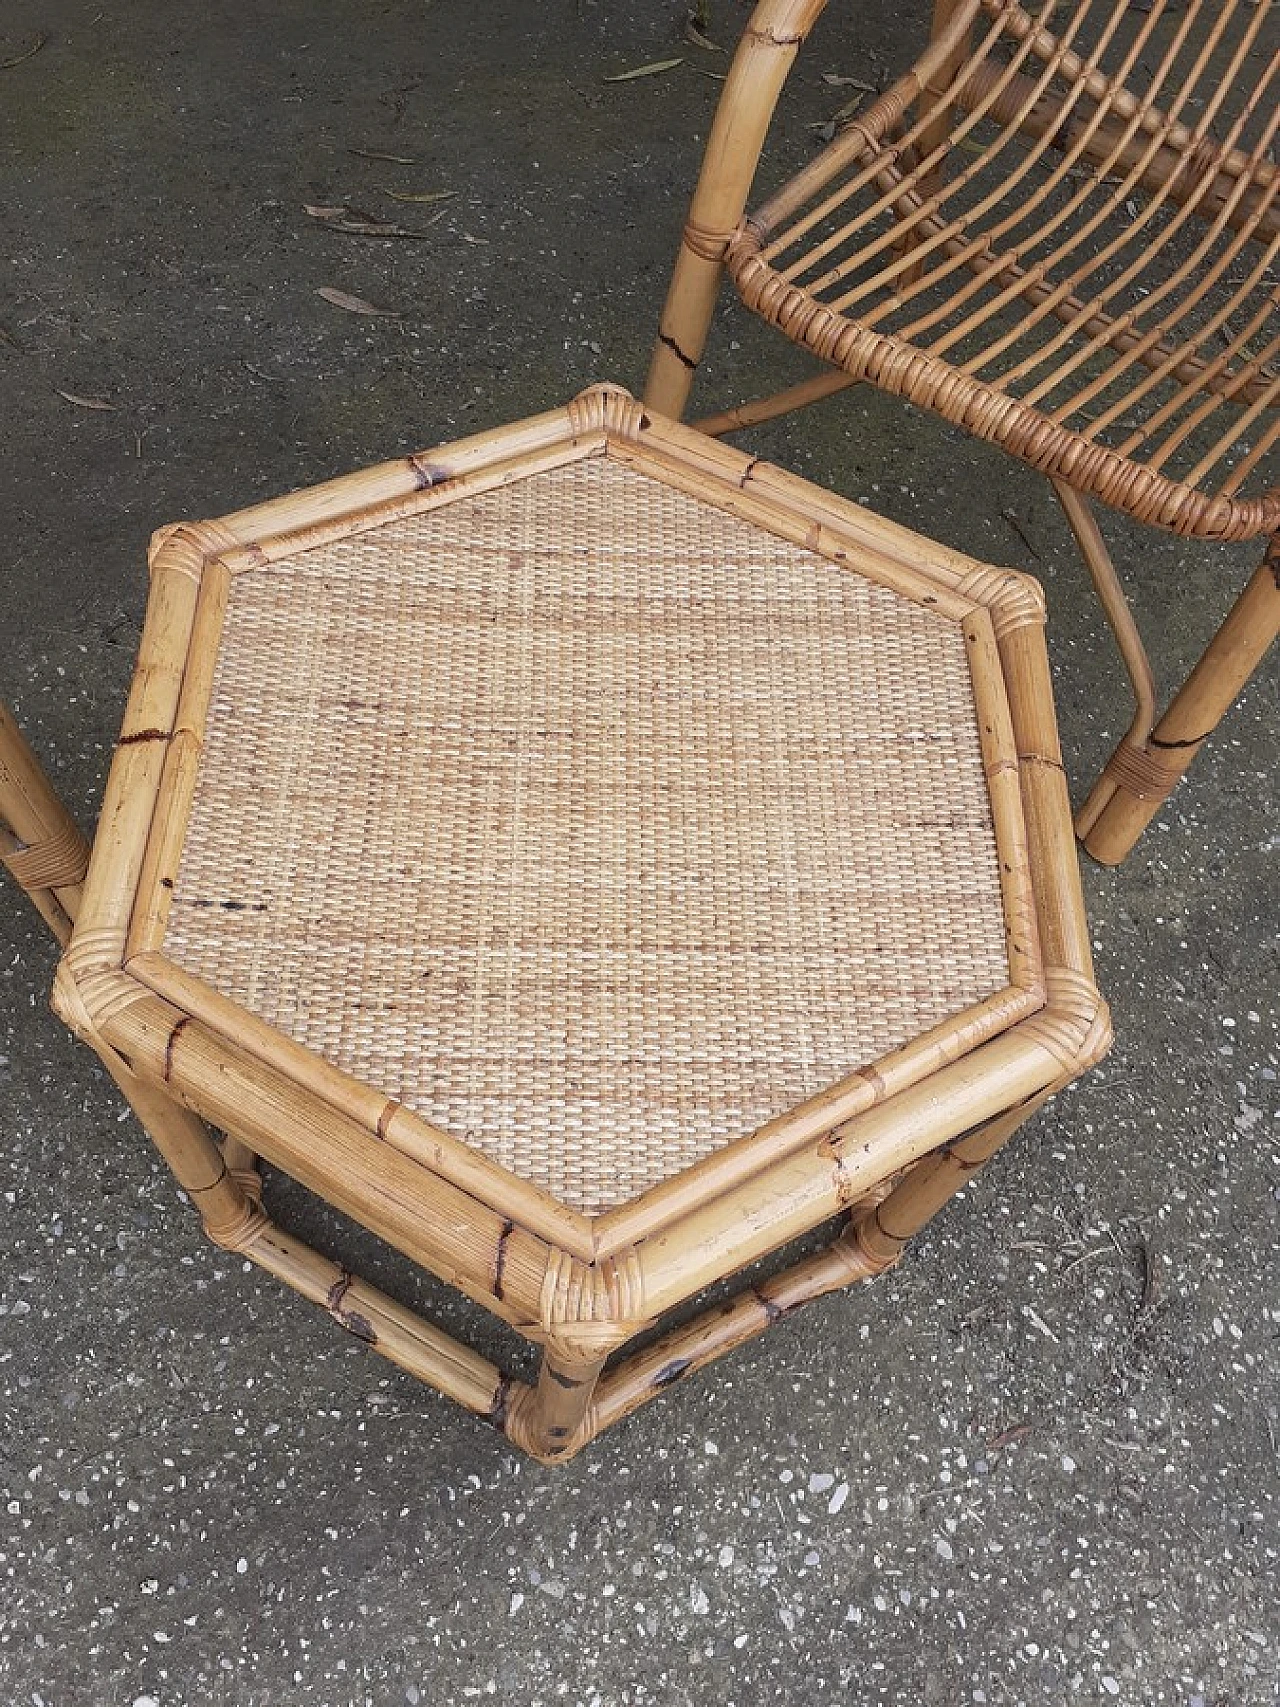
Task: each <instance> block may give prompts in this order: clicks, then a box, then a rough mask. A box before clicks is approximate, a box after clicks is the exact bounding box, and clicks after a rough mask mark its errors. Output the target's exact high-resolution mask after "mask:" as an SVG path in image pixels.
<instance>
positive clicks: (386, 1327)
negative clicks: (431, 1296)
mask: <svg viewBox="0 0 1280 1707" xmlns="http://www.w3.org/2000/svg"><path fill="white" fill-rule="evenodd" d="M244 1254H245V1255H246V1256H247V1257H249V1258H250V1259H251V1260H252V1261H253V1262H255V1263H257V1264H258V1266H259V1267H260V1268H263V1269H265V1270H266V1271H267V1273H268V1274H273V1275H274V1276H275V1277H276V1279H277V1280H282V1281H283V1282H284V1283H285V1285H286V1286H291V1287H292V1288H293V1290H294V1291H295V1292H298V1293H301V1295H302V1296H303V1297H304V1298H309V1299H310V1300H311V1302H312V1303H313V1304H318V1305H319V1306H320V1308H321V1309H322V1310H324V1311H326V1312H327V1313H328V1315H330V1316H331V1317H332V1318H333V1320H334V1321H335V1322H337V1324H338V1326H339V1327H340V1328H342V1329H344V1330H345V1331H346V1332H347V1333H349V1334H353V1335H354V1336H355V1338H356V1339H358V1340H361V1341H363V1342H364V1344H366V1345H368V1346H371V1347H372V1348H373V1349H374V1350H375V1351H378V1352H381V1354H382V1356H383V1357H385V1358H387V1359H389V1360H390V1361H391V1362H392V1363H394V1364H397V1365H398V1366H399V1367H400V1368H401V1369H404V1370H406V1371H407V1372H408V1373H409V1374H410V1375H413V1376H416V1377H417V1379H418V1380H419V1381H424V1382H426V1384H427V1385H428V1386H429V1387H433V1388H435V1390H436V1391H437V1392H439V1393H443V1394H444V1395H445V1396H446V1397H447V1398H450V1399H454V1400H456V1401H457V1403H458V1404H460V1405H464V1406H465V1407H466V1409H467V1410H469V1411H472V1412H474V1413H475V1415H477V1416H480V1417H483V1418H484V1419H485V1421H486V1422H489V1423H492V1424H493V1426H494V1427H495V1428H498V1429H503V1430H505V1428H506V1426H507V1418H508V1412H509V1407H510V1405H511V1404H512V1402H513V1401H514V1400H515V1398H516V1397H517V1395H519V1394H520V1393H522V1392H524V1391H527V1388H526V1385H525V1383H523V1382H520V1381H516V1380H513V1379H512V1378H511V1377H509V1376H506V1375H504V1374H503V1373H502V1371H501V1370H500V1369H498V1368H497V1367H496V1366H495V1365H494V1364H492V1363H490V1362H489V1361H488V1360H487V1359H486V1358H483V1357H481V1356H480V1355H479V1353H478V1352H474V1351H472V1350H470V1348H469V1347H467V1346H464V1345H461V1344H459V1342H458V1341H457V1340H455V1339H454V1338H453V1337H452V1336H451V1335H449V1334H447V1333H445V1332H443V1330H441V1329H440V1328H437V1327H434V1326H432V1324H431V1323H430V1322H426V1321H424V1320H423V1319H422V1317H421V1316H418V1315H415V1314H414V1312H413V1311H412V1310H407V1309H406V1308H405V1307H404V1306H403V1305H402V1304H397V1303H396V1302H395V1300H394V1299H391V1298H388V1297H387V1296H386V1295H385V1293H382V1292H379V1291H378V1289H377V1288H376V1287H373V1286H370V1285H369V1284H368V1283H367V1282H366V1281H363V1280H360V1279H359V1278H358V1277H356V1276H355V1275H352V1274H351V1273H349V1272H348V1271H347V1270H346V1269H344V1268H341V1267H339V1265H338V1264H337V1263H335V1262H330V1260H329V1259H328V1258H327V1257H324V1256H321V1255H320V1254H319V1252H317V1251H314V1250H312V1249H311V1248H310V1246H308V1245H304V1244H302V1243H301V1242H300V1241H299V1240H297V1239H294V1238H291V1237H289V1235H287V1234H285V1233H282V1232H281V1231H280V1229H279V1228H278V1227H275V1226H272V1225H271V1223H270V1222H266V1223H265V1224H264V1225H263V1227H262V1229H261V1230H260V1231H259V1232H258V1233H257V1235H256V1236H255V1237H254V1239H253V1241H252V1243H250V1244H249V1245H247V1246H246V1247H245V1252H244Z"/></svg>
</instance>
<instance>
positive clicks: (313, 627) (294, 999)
mask: <svg viewBox="0 0 1280 1707" xmlns="http://www.w3.org/2000/svg"><path fill="white" fill-rule="evenodd" d="M584 541H590V542H591V548H590V553H589V555H588V552H587V549H586V547H585V546H584V545H583V544H582V543H581V542H584ZM574 542H578V543H574ZM264 778H269V779H270V781H269V783H264V782H263V779H264ZM163 950H164V952H165V954H166V955H168V956H169V957H170V958H171V959H173V960H174V961H176V962H177V963H178V964H179V965H180V966H182V967H183V968H185V969H186V970H188V971H189V972H191V973H194V974H195V975H197V976H198V977H200V978H201V979H203V980H205V981H206V982H208V983H209V984H211V985H213V986H214V987H216V988H217V989H218V990H219V991H220V992H221V993H222V994H223V995H225V996H229V997H231V998H232V999H234V1000H236V1001H238V1002H240V1003H242V1004H243V1005H244V1006H245V1007H246V1008H248V1009H249V1010H250V1011H251V1012H253V1013H255V1014H257V1015H258V1016H259V1017H260V1018H262V1019H264V1020H266V1021H267V1022H268V1023H270V1024H271V1025H273V1026H276V1027H278V1028H279V1029H280V1030H281V1031H283V1032H285V1033H286V1034H287V1035H289V1036H290V1037H292V1038H294V1039H295V1040H296V1041H298V1042H301V1043H304V1044H306V1045H308V1046H309V1047H310V1048H312V1049H314V1050H316V1051H317V1052H318V1053H323V1054H324V1055H325V1057H326V1058H327V1059H328V1060H329V1061H331V1062H332V1063H334V1064H335V1065H337V1066H339V1067H341V1068H342V1069H343V1070H344V1071H346V1072H347V1073H349V1074H351V1075H352V1076H353V1077H355V1078H358V1079H359V1080H361V1081H362V1082H364V1083H366V1084H368V1085H370V1086H373V1087H376V1088H378V1089H379V1090H382V1091H385V1093H386V1094H387V1095H388V1096H389V1097H392V1098H395V1099H396V1100H398V1101H401V1102H404V1103H406V1104H407V1105H408V1106H410V1107H411V1108H413V1109H414V1110H415V1111H416V1112H417V1113H419V1114H421V1115H423V1116H424V1117H426V1118H427V1119H429V1120H430V1121H432V1122H433V1123H435V1124H437V1125H439V1126H441V1127H443V1128H444V1129H445V1130H447V1131H449V1132H450V1133H451V1134H452V1135H453V1136H454V1137H457V1138H461V1139H463V1140H465V1141H466V1142H467V1143H468V1144H470V1145H472V1146H474V1147H476V1148H478V1149H480V1150H481V1151H483V1152H484V1153H486V1154H487V1155H488V1156H490V1157H491V1158H492V1159H493V1160H495V1161H497V1162H499V1163H500V1164H501V1165H503V1166H504V1167H506V1168H508V1169H510V1170H512V1171H513V1172H515V1173H517V1174H519V1175H521V1176H522V1177H524V1178H526V1179H528V1180H529V1181H531V1182H532V1183H534V1184H536V1185H538V1186H541V1187H542V1188H543V1189H545V1190H546V1191H548V1192H549V1193H551V1194H552V1195H553V1196H555V1197H556V1198H558V1199H559V1200H560V1201H561V1202H564V1203H566V1204H569V1205H571V1206H573V1207H575V1208H578V1209H580V1210H582V1211H584V1212H586V1213H592V1214H594V1213H599V1212H601V1211H603V1210H605V1209H607V1208H610V1207H612V1206H614V1205H617V1204H619V1203H622V1202H625V1201H627V1200H628V1199H630V1198H632V1197H634V1196H636V1195H638V1194H639V1193H640V1192H642V1191H644V1190H646V1189H647V1188H648V1187H650V1186H652V1185H654V1184H656V1183H658V1182H660V1181H662V1180H665V1179H668V1178H670V1177H671V1176H673V1175H675V1174H677V1173H679V1172H681V1171H682V1170H684V1169H686V1168H687V1167H689V1166H690V1165H691V1164H692V1163H693V1162H695V1161H697V1160H698V1159H699V1158H700V1157H702V1156H704V1155H706V1154H707V1153H708V1152H709V1151H711V1150H713V1149H715V1148H717V1147H719V1146H721V1145H723V1144H725V1143H727V1142H728V1141H730V1140H732V1139H733V1138H735V1137H738V1136H740V1135H742V1134H745V1133H747V1132H750V1131H752V1130H753V1129H754V1128H756V1127H757V1126H758V1125H760V1124H761V1123H762V1122H763V1121H765V1120H766V1119H768V1118H770V1117H771V1116H773V1115H776V1114H778V1113H780V1112H781V1111H783V1110H786V1109H788V1108H790V1107H792V1106H794V1105H795V1104H797V1103H799V1102H802V1101H803V1100H804V1099H805V1098H807V1097H809V1096H811V1095H813V1094H814V1093H816V1092H817V1091H819V1090H821V1089H822V1088H823V1087H824V1086H826V1085H827V1084H829V1083H831V1082H832V1081H834V1080H836V1079H839V1078H840V1077H842V1076H843V1075H845V1074H847V1073H849V1072H850V1071H851V1070H853V1069H854V1068H857V1067H859V1066H862V1065H864V1064H866V1063H870V1062H873V1061H875V1060H876V1059H877V1058H879V1057H880V1056H882V1055H884V1054H886V1053H887V1052H888V1051H889V1050H891V1049H893V1048H896V1047H898V1046H899V1045H901V1044H902V1043H904V1042H906V1041H907V1040H909V1039H910V1038H913V1037H915V1036H917V1035H919V1034H920V1033H922V1032H924V1031H926V1030H928V1029H929V1028H930V1027H932V1026H934V1025H936V1024H937V1023H938V1022H940V1021H942V1020H943V1019H945V1018H947V1017H948V1016H950V1015H954V1014H958V1013H960V1012H961V1011H962V1010H964V1009H965V1008H967V1007H969V1006H971V1005H972V1004H974V1003H976V1002H979V1001H981V1000H983V999H984V998H985V997H987V996H989V995H991V994H993V993H994V992H996V991H998V990H1000V989H1001V988H1003V987H1004V986H1005V985H1006V984H1007V982H1008V978H1009V963H1008V950H1007V944H1006V941H1005V934H1004V919H1003V913H1002V907H1001V892H1000V883H999V872H998V869H997V863H996V855H995V845H994V840H993V835H992V828H991V809H990V801H989V796H988V790H987V785H986V782H985V780H984V775H983V766H982V755H981V753H980V751H979V746H978V739H977V734H976V730H975V724H974V712H973V690H972V685H971V681H970V676H969V668H968V662H967V659H966V655H965V641H964V636H963V634H962V633H961V631H960V629H959V627H957V626H956V625H954V624H952V623H949V622H944V621H942V620H940V619H939V618H938V617H936V616H934V615H932V614H931V613H930V612H929V611H928V610H927V609H925V608H924V607H922V606H921V605H919V604H916V603H913V602H912V601H910V600H908V599H905V598H902V597H900V596H899V595H897V594H895V593H892V592H890V591H888V590H886V589H883V588H879V587H876V586H874V585H871V584H869V583H868V582H867V581H865V580H864V579H863V578H861V577H860V576H857V575H855V574H852V573H850V572H848V571H845V570H842V569H840V568H838V567H836V566H835V565H833V564H831V563H830V562H828V561H827V560H826V559H824V558H821V557H819V556H816V555H815V554H813V553H811V552H808V551H806V550H804V549H803V548H802V547H800V546H797V545H794V544H791V543H788V542H787V541H785V540H783V539H780V538H777V537H775V536H773V535H770V534H768V533H765V532H763V531H762V530H760V529H758V528H755V527H751V526H748V525H747V524H745V523H744V522H741V521H739V520H738V519H736V518H735V517H733V516H730V515H727V514H726V513H725V512H724V511H722V510H719V509H716V508H713V507H712V506H710V505H708V504H705V503H703V502H701V501H699V500H698V499H696V498H694V497H692V496H689V495H687V494H685V493H682V492H679V491H676V490H674V489H673V488H671V487H669V486H667V485H665V484H662V483H659V482H658V481H656V480H653V479H650V478H648V477H646V476H644V475H641V474H639V473H637V472H635V471H633V470H631V469H628V468H626V467H623V466H621V465H619V464H618V463H615V462H611V461H605V460H603V459H588V460H579V461H576V462H574V463H572V464H570V465H569V466H566V467H562V468H558V469H554V470H551V471H549V472H543V473H538V474H534V475H532V476H530V477H529V478H526V479H523V480H519V481H517V482H516V483H514V484H512V485H509V486H505V487H501V488H499V489H497V490H494V491H491V492H486V493H483V494H481V495H479V496H475V497H471V498H466V499H463V500H460V501H459V502H457V503H455V504H452V505H450V506H448V507H446V508H443V509H441V510H439V511H433V512H431V513H428V514H425V515H421V516H417V517H412V518H409V519H406V520H401V521H392V522H389V523H385V524H383V525H382V526H380V527H378V528H377V529H376V530H371V531H367V532H363V533H356V534H352V535H350V536H348V537H346V538H339V539H335V540H331V541H329V542H327V543H324V544H321V545H319V546H317V547H316V548H314V549H312V550H309V551H305V552H302V553H299V554H298V555H296V556H294V557H292V558H288V559H286V560H284V561H282V562H277V563H274V564H273V565H272V566H271V567H270V568H269V569H262V570H250V571H248V572H247V573H244V574H240V575H238V576H237V577H236V579H235V580H234V582H233V585H232V591H231V594H230V600H229V605H228V611H227V615H226V619H225V627H224V631H223V639H222V646H221V651H220V655H219V662H218V667H217V673H216V675H215V679H214V688H213V698H212V702H211V706H210V711H209V718H208V725H207V730H206V736H205V747H204V753H203V756H202V759H201V764H200V770H199V780H198V785H197V789H196V795H195V801H194V805H193V809H192V814H191V820H190V825H189V829H188V833H187V838H186V843H185V847H184V852H183V858H182V864H181V867H180V870H179V875H178V879H177V884H176V888H175V891H174V895H173V904H172V909H171V912H170V917H169V925H168V930H167V934H166V936H165V939H164V943H163Z"/></svg>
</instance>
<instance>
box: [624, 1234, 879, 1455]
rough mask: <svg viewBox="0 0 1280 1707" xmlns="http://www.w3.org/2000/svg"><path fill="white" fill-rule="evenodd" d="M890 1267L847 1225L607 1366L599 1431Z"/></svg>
mask: <svg viewBox="0 0 1280 1707" xmlns="http://www.w3.org/2000/svg"><path fill="white" fill-rule="evenodd" d="M887 1266H888V1265H887V1264H886V1263H877V1262H876V1261H875V1260H874V1259H872V1258H869V1257H868V1256H867V1255H866V1254H865V1253H864V1252H863V1251H861V1250H860V1249H859V1248H858V1246H857V1245H856V1243H855V1242H854V1239H853V1237H852V1232H851V1229H849V1228H847V1227H846V1229H845V1231H844V1232H842V1233H841V1234H840V1236H839V1237H838V1238H836V1239H835V1240H833V1242H832V1243H831V1244H830V1245H828V1246H827V1248H826V1249H825V1250H822V1251H819V1252H817V1253H816V1254H815V1255H813V1256H811V1257H805V1258H804V1259H803V1260H802V1261H800V1262H798V1263H793V1264H792V1265H791V1267H789V1268H787V1269H785V1270H783V1272H782V1273H781V1274H775V1275H773V1276H771V1277H770V1278H769V1279H768V1280H764V1281H761V1282H760V1284H759V1285H758V1286H751V1287H747V1288H745V1289H744V1290H743V1291H741V1292H739V1293H736V1294H735V1295H734V1296H733V1297H732V1298H730V1299H729V1300H728V1301H727V1302H726V1303H724V1304H720V1305H718V1306H716V1307H715V1308H714V1309H711V1310H705V1311H703V1312H702V1313H701V1314H700V1315H698V1316H695V1317H694V1318H693V1320H692V1321H689V1322H685V1323H682V1324H681V1325H680V1326H679V1327H676V1328H672V1329H671V1330H670V1331H669V1332H668V1333H665V1334H663V1335H662V1337H661V1338H660V1339H657V1340H655V1341H654V1342H653V1344H652V1345H649V1346H646V1347H645V1349H644V1350H643V1351H639V1352H635V1353H633V1354H632V1355H631V1356H630V1357H628V1358H626V1359H624V1360H623V1361H622V1362H620V1363H618V1364H616V1365H614V1367H613V1368H611V1369H609V1370H607V1371H606V1373H605V1374H604V1376H603V1377H602V1378H601V1380H600V1383H599V1385H598V1386H597V1388H596V1394H595V1399H594V1401H593V1403H592V1406H591V1413H590V1420H591V1425H592V1433H593V1434H599V1433H601V1432H603V1430H604V1429H606V1428H609V1427H611V1426H612V1425H613V1424H614V1423H615V1422H618V1421H620V1420H621V1419H622V1418H623V1417H625V1416H628V1415H629V1414H630V1413H631V1412H632V1411H634V1410H636V1409H638V1408H639V1407H640V1406H641V1405H643V1404H645V1403H646V1402H647V1401H648V1400H649V1399H652V1398H654V1397H656V1395H657V1394H659V1393H660V1392H662V1390H663V1389H664V1388H666V1387H669V1386H671V1385H672V1383H673V1382H676V1381H680V1380H683V1378H684V1377H685V1376H686V1375H692V1374H693V1373H694V1371H695V1370H698V1369H703V1368H705V1367H706V1365H707V1364H708V1363H713V1362H714V1361H715V1360H716V1359H717V1358H720V1357H723V1356H724V1355H725V1353H726V1352H730V1351H733V1350H734V1349H735V1348H736V1347H737V1346H740V1345H745V1344H746V1343H747V1342H748V1341H749V1340H753V1339H755V1338H756V1337H757V1335H759V1334H762V1333H764V1332H765V1330H766V1329H768V1328H771V1327H773V1325H774V1324H775V1323H776V1322H780V1321H781V1320H782V1318H783V1317H784V1316H789V1315H790V1314H791V1313H792V1312H793V1311H795V1310H798V1309H800V1307H801V1306H802V1305H804V1304H808V1303H811V1302H812V1301H813V1300H814V1299H816V1298H822V1297H825V1296H826V1295H827V1294H828V1293H830V1292H836V1291H840V1290H842V1289H843V1288H844V1287H847V1286H851V1285H853V1284H854V1283H855V1282H857V1281H860V1280H870V1279H872V1278H874V1276H875V1275H877V1274H879V1273H881V1272H882V1271H883V1269H884V1268H885V1267H887Z"/></svg>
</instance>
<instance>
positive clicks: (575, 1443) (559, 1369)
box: [507, 1343, 605, 1464]
mask: <svg viewBox="0 0 1280 1707" xmlns="http://www.w3.org/2000/svg"><path fill="white" fill-rule="evenodd" d="M604 1364H605V1359H604V1357H602V1356H590V1355H583V1354H576V1353H574V1352H573V1351H572V1350H570V1349H569V1348H568V1347H565V1346H560V1345H556V1344H554V1343H551V1344H548V1345H547V1346H545V1347H544V1349H543V1353H542V1362H541V1364H540V1365H539V1368H538V1384H537V1386H536V1387H535V1388H534V1389H533V1390H532V1392H526V1393H522V1394H521V1395H520V1396H519V1399H518V1402H517V1403H516V1404H515V1405H514V1406H513V1408H512V1410H511V1412H510V1417H509V1422H508V1426H507V1433H508V1434H509V1436H510V1437H511V1439H512V1440H513V1441H514V1442H515V1444H516V1445H517V1446H520V1447H522V1448H523V1449H524V1451H526V1452H529V1453H532V1455H533V1456H534V1457H535V1458H538V1459H541V1460H542V1462H543V1463H547V1464H554V1463H558V1462H561V1461H563V1460H564V1459H566V1458H571V1457H572V1456H573V1454H574V1453H575V1452H577V1451H578V1450H579V1448H580V1447H582V1446H584V1445H585V1444H586V1443H587V1441H588V1440H590V1439H591V1438H592V1437H593V1435H594V1434H595V1433H597V1432H598V1425H597V1424H596V1423H595V1420H594V1418H592V1417H591V1415H590V1406H591V1398H592V1395H593V1393H594V1392H595V1389H596V1383H597V1381H598V1380H599V1378H600V1372H601V1370H602V1369H603V1368H604Z"/></svg>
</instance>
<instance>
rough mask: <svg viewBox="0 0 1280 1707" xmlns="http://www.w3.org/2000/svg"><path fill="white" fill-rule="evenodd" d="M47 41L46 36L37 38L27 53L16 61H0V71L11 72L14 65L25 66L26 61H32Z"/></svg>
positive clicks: (19, 56) (21, 54) (20, 55)
mask: <svg viewBox="0 0 1280 1707" xmlns="http://www.w3.org/2000/svg"><path fill="white" fill-rule="evenodd" d="M48 39H49V38H48V36H37V37H36V39H35V41H34V42H33V43H32V44H31V46H30V47H29V48H28V49H27V51H26V52H25V53H20V54H19V55H18V57H17V58H16V59H0V71H12V70H13V68H14V66H15V65H25V64H26V62H27V60H29V59H34V58H35V56H36V55H37V54H38V53H39V51H40V49H41V48H42V47H43V46H44V44H45V43H46V42H47V41H48Z"/></svg>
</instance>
